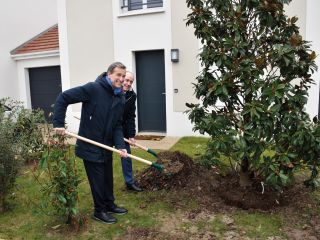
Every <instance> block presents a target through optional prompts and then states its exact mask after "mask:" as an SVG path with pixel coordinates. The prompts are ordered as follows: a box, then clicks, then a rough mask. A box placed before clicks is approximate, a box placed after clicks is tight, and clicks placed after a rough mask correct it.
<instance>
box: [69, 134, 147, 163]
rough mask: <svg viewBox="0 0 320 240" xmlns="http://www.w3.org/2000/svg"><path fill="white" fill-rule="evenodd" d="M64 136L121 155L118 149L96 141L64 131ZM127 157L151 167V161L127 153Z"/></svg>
mask: <svg viewBox="0 0 320 240" xmlns="http://www.w3.org/2000/svg"><path fill="white" fill-rule="evenodd" d="M65 134H67V135H69V136H70V137H74V138H77V139H80V140H82V141H84V142H87V143H91V144H93V145H95V146H98V147H101V148H104V149H107V150H109V151H112V152H116V153H119V154H120V153H121V151H120V150H118V149H115V148H113V147H109V146H107V145H104V144H102V143H98V142H96V141H93V140H90V139H88V138H85V137H81V136H79V135H77V134H74V133H72V132H68V131H65ZM128 157H130V158H133V159H135V160H137V161H139V162H142V163H145V164H148V165H152V162H151V161H148V160H145V159H143V158H140V157H137V156H134V155H132V154H129V153H128Z"/></svg>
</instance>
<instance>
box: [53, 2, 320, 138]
mask: <svg viewBox="0 0 320 240" xmlns="http://www.w3.org/2000/svg"><path fill="white" fill-rule="evenodd" d="M316 9H320V2H319V1H317V0H308V1H307V0H293V1H292V3H291V4H290V6H288V7H286V11H287V15H289V16H294V15H296V16H298V17H299V22H298V24H299V26H300V30H301V34H302V36H303V37H305V39H307V40H310V41H312V48H313V49H314V50H315V51H316V52H320V33H319V31H318V32H317V31H316V29H317V26H316V24H317V23H318V22H320V15H319V14H317V13H316ZM188 11H189V10H188V9H187V6H186V3H185V1H169V0H131V1H130V0H129V1H128V0H112V1H105V0H96V1H94V2H93V1H89V0H68V1H67V0H58V16H59V34H60V60H61V63H62V64H61V72H62V88H63V89H67V88H69V87H74V86H77V85H80V84H84V83H86V82H88V81H93V80H94V79H95V78H96V76H97V75H99V74H100V73H101V72H103V71H105V70H106V65H108V64H110V63H112V62H114V61H120V62H123V63H124V64H125V65H126V66H127V68H128V69H129V70H131V71H133V72H134V73H135V75H136V82H135V84H134V90H135V91H136V92H137V94H138V101H137V126H138V131H139V132H156V133H163V134H166V135H169V136H183V135H197V133H194V132H193V131H192V124H191V123H190V121H189V120H188V116H187V114H185V113H184V112H185V110H187V108H186V106H185V103H186V102H195V101H197V100H196V99H195V97H194V95H193V88H192V82H194V81H195V78H196V76H197V75H198V73H199V71H200V65H199V61H198V59H197V54H198V52H199V46H200V44H199V42H198V40H197V39H196V38H195V37H194V35H193V30H192V28H191V27H186V25H185V19H186V16H187V13H188ZM175 50H178V54H179V59H178V60H177V59H172V58H171V54H172V53H173V54H177V52H176V51H175ZM317 64H318V65H319V66H320V61H319V58H317ZM314 79H315V80H316V82H317V84H316V85H314V86H313V87H312V88H311V89H310V92H309V94H310V98H309V102H308V104H307V112H308V113H309V114H310V116H312V117H313V116H316V115H318V112H319V79H320V76H319V72H317V73H315V74H314ZM80 109H81V106H80V105H75V106H72V107H69V109H68V114H67V122H68V125H69V127H70V128H71V129H72V130H75V131H76V130H77V128H78V120H77V119H76V118H74V116H76V117H79V115H80Z"/></svg>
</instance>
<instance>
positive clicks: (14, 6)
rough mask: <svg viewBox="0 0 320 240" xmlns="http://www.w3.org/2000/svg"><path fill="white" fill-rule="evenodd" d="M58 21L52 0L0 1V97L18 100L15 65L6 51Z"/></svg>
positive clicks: (54, 0)
mask: <svg viewBox="0 0 320 240" xmlns="http://www.w3.org/2000/svg"><path fill="white" fill-rule="evenodd" d="M57 22H58V17H57V4H56V0H28V1H21V0H10V1H5V0H1V4H0V53H1V54H0V98H3V97H11V98H14V99H19V100H22V99H20V93H19V87H20V86H19V83H18V72H17V64H16V62H15V60H13V59H12V58H11V56H10V51H11V50H13V49H15V48H16V47H18V46H19V45H21V44H22V43H24V42H26V41H28V40H29V39H31V38H33V37H34V36H36V35H38V34H39V33H41V32H42V31H45V30H46V29H47V28H49V27H51V26H53V25H54V24H56V23H57Z"/></svg>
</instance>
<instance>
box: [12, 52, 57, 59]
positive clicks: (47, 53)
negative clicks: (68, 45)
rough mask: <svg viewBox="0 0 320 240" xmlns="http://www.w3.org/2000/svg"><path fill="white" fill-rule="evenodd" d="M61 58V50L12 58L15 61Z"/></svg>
mask: <svg viewBox="0 0 320 240" xmlns="http://www.w3.org/2000/svg"><path fill="white" fill-rule="evenodd" d="M59 56H60V51H59V50H52V51H43V52H32V53H20V54H11V57H12V58H13V59H14V60H25V59H32V58H45V57H59Z"/></svg>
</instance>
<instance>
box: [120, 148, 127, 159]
mask: <svg viewBox="0 0 320 240" xmlns="http://www.w3.org/2000/svg"><path fill="white" fill-rule="evenodd" d="M119 150H120V151H121V152H120V157H122V158H127V157H128V153H127V149H119Z"/></svg>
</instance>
